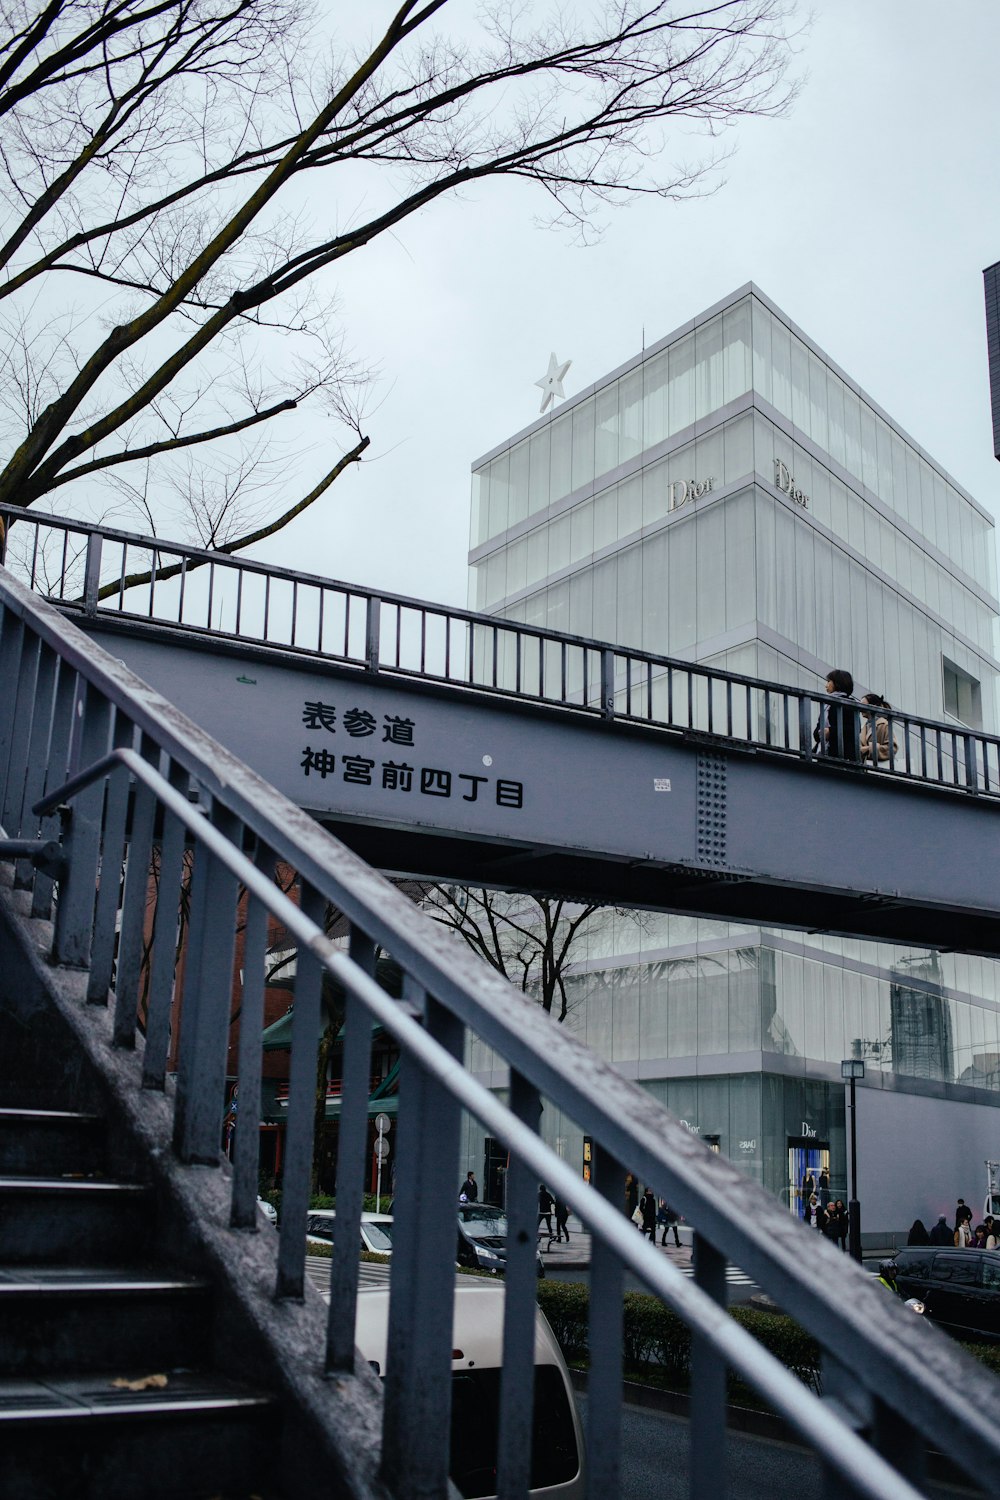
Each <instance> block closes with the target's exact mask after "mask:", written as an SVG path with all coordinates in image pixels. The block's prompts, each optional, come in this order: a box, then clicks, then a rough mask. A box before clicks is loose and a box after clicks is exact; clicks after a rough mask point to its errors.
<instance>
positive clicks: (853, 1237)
mask: <svg viewBox="0 0 1000 1500" xmlns="http://www.w3.org/2000/svg"><path fill="white" fill-rule="evenodd" d="M850 1084H851V1103H850V1106H849V1107H850V1111H851V1200H850V1202H849V1203H848V1205H847V1223H848V1248H849V1250H850V1254H851V1258H852V1259H853V1260H856V1261H857V1262H858V1264H859V1265H860V1264H861V1204H860V1203H859V1202H858V1126H857V1096H856V1093H855V1088H856V1084H855V1081H854V1079H853V1078H852V1079H851V1080H850Z"/></svg>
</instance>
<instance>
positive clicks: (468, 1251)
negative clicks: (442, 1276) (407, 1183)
mask: <svg viewBox="0 0 1000 1500" xmlns="http://www.w3.org/2000/svg"><path fill="white" fill-rule="evenodd" d="M536 1254H537V1252H536ZM455 1258H456V1260H457V1261H458V1263H459V1265H460V1266H471V1267H472V1268H473V1269H474V1270H477V1271H492V1272H493V1274H494V1275H495V1276H502V1275H503V1274H504V1272H505V1271H506V1269H507V1216H506V1215H505V1214H504V1212H503V1210H502V1209H500V1208H493V1207H492V1206H491V1205H490V1204H489V1203H460V1204H459V1205H458V1250H457V1252H456V1256H455ZM537 1260H538V1264H537V1270H538V1274H539V1276H544V1275H545V1266H544V1265H543V1263H542V1257H541V1256H540V1255H538V1257H537Z"/></svg>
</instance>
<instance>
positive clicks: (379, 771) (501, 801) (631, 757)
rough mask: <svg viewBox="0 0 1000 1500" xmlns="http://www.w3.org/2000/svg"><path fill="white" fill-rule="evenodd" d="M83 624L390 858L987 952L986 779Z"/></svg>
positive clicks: (616, 897)
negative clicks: (965, 787) (832, 757)
mask: <svg viewBox="0 0 1000 1500" xmlns="http://www.w3.org/2000/svg"><path fill="white" fill-rule="evenodd" d="M81 623H84V622H82V621H81ZM89 628H90V631H91V632H92V633H93V635H94V636H95V638H96V639H97V640H98V641H99V642H100V643H101V644H102V645H103V646H104V647H105V649H107V650H108V651H109V652H110V653H111V654H112V655H113V656H117V657H119V658H122V659H124V660H125V662H126V664H127V665H128V666H130V667H131V668H132V669H133V671H135V672H137V673H138V674H139V675H140V676H141V677H143V678H145V680H146V681H147V682H149V683H150V684H151V685H152V686H153V687H155V688H157V689H158V690H159V691H160V692H161V693H162V694H163V695H164V697H165V698H166V699H167V700H168V702H169V703H171V704H175V705H177V707H178V708H180V709H182V710H183V711H184V712H185V713H186V714H188V715H189V716H190V717H191V718H192V719H194V720H195V721H196V722H197V723H199V724H201V725H202V726H203V727H204V728H205V729H207V730H208V732H209V733H210V734H212V735H214V736H215V738H217V739H218V740H220V741H221V742H222V743H223V744H226V745H228V746H229V747H230V748H232V749H233V750H234V751H235V752H236V753H237V754H238V755H239V756H241V757H242V758H243V759H244V760H245V761H246V762H247V763H248V764H250V765H251V766H252V767H253V768H254V770H256V771H257V772H258V773H259V774H260V775H262V776H263V777H265V778H266V779H267V780H268V781H270V782H271V783H272V784H273V785H275V786H277V787H278V788H279V789H280V790H281V791H282V792H284V793H285V794H286V796H288V797H290V798H291V799H292V800H293V801H295V802H297V803H298V805H299V806H300V807H303V808H304V809H306V810H307V811H308V812H310V813H311V814H312V815H313V816H314V817H316V818H317V819H318V820H319V821H320V822H322V823H323V824H325V825H326V826H327V827H329V828H330V829H331V830H332V831H333V832H335V833H336V834H337V836H338V837H340V838H341V839H343V840H344V842H345V843H347V844H348V845H350V846H351V847H352V848H353V849H355V850H357V852H358V853H359V854H361V855H362V856H363V857H364V858H365V859H366V860H368V861H369V863H371V864H373V865H375V866H376V867H378V868H379V869H382V870H385V871H387V872H389V873H393V874H400V875H406V876H412V877H418V878H424V879H434V880H444V881H454V882H457V883H466V884H479V885H485V886H493V887H502V888H508V889H524V890H530V891H544V892H549V893H553V894H559V895H563V896H566V897H570V898H573V899H578V900H581V901H597V902H602V903H612V904H617V905H623V906H636V907H646V908H651V909H662V910H668V911H680V912H689V913H692V914H697V915H700V916H705V917H714V918H719V919H723V920H731V921H737V922H747V923H751V924H755V925H758V924H759V925H766V926H787V927H794V928H804V929H806V930H817V931H825V932H834V933H842V934H846V935H849V936H855V937H867V938H878V939H881V940H884V941H888V942H901V943H914V944H917V945H919V946H921V947H931V948H945V949H958V950H960V951H964V952H972V953H982V954H985V955H989V956H993V957H996V956H1000V862H998V859H997V855H996V851H997V848H998V834H1000V803H998V802H997V801H995V800H993V799H986V798H980V797H975V796H969V795H967V794H963V793H961V792H956V791H949V790H947V789H945V788H942V787H930V786H928V785H926V784H922V783H920V782H917V781H915V780H911V779H908V778H906V777H903V776H895V775H886V774H885V773H884V772H882V771H880V770H872V769H861V768H854V767H844V766H839V765H836V764H829V763H817V762H815V761H813V760H811V759H805V760H803V759H800V758H799V757H798V756H796V755H789V754H783V753H776V752H772V751H767V750H761V749H759V748H753V747H749V746H747V745H745V744H738V743H735V744H734V743H733V742H732V741H728V740H726V739H724V738H721V737H710V736H706V735H704V734H699V735H695V734H687V735H685V734H684V733H681V732H677V731H664V730H662V729H651V728H648V727H641V726H637V725H635V724H631V723H625V722H622V721H621V720H613V721H610V722H604V721H602V720H601V719H600V718H598V717H597V716H585V715H583V714H580V713H579V712H567V711H566V710H563V709H550V708H545V707H541V706H538V705H533V704H526V703H524V702H523V701H519V700H516V699H505V698H502V697H497V696H490V695H487V694H483V693H475V692H470V691H468V690H465V691H463V690H460V689H456V688H453V687H447V686H441V685H438V684H435V683H432V682H428V681H427V680H414V679H412V678H408V677H403V676H392V675H390V674H388V673H385V672H379V673H377V674H376V673H368V672H363V671H358V670H354V669H350V668H345V667H338V666H336V665H333V664H331V663H329V662H328V661H326V660H323V659H318V658H317V659H313V660H306V661H303V660H302V659H301V658H295V657H292V656H289V655H286V654H283V653H281V652H277V651H273V650H271V651H268V650H260V649H258V650H254V649H252V648H249V647H247V645H246V644H245V643H235V642H232V643H228V644H227V643H224V642H219V641H214V640H213V641H211V642H210V641H207V640H192V639H191V637H190V636H189V635H188V636H185V635H184V634H183V633H181V632H178V631H171V630H166V629H163V628H161V627H154V628H151V629H149V630H147V631H146V632H144V633H140V632H139V631H137V629H136V625H135V622H124V621H123V622H122V624H121V625H120V626H118V627H115V626H111V625H109V624H108V622H106V621H104V620H101V621H100V622H98V624H97V626H96V627H89Z"/></svg>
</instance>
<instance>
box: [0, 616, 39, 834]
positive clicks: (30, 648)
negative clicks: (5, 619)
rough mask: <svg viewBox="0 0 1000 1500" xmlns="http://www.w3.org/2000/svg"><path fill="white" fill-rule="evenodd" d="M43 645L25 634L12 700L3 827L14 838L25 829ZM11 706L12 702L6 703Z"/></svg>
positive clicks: (0, 808)
mask: <svg viewBox="0 0 1000 1500" xmlns="http://www.w3.org/2000/svg"><path fill="white" fill-rule="evenodd" d="M40 649H41V642H40V641H39V639H38V637H37V636H36V635H31V634H27V633H26V634H25V637H24V641H23V644H22V647H21V655H20V662H19V665H18V673H17V687H16V690H15V693H14V697H13V704H14V710H13V714H12V715H11V722H10V726H9V738H8V741H7V769H6V775H5V777H4V780H5V783H6V790H5V793H4V795H3V797H2V798H0V824H2V825H3V827H4V828H5V829H6V831H7V833H8V835H9V836H10V837H11V838H18V837H19V836H20V833H21V828H22V815H23V811H24V789H25V781H26V778H27V771H28V744H29V742H30V740H31V717H32V711H33V708H34V703H35V684H36V682H37V680H38V656H39V651H40ZM7 702H8V704H9V703H10V702H11V700H10V699H8V700H7Z"/></svg>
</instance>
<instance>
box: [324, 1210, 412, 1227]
mask: <svg viewBox="0 0 1000 1500" xmlns="http://www.w3.org/2000/svg"><path fill="white" fill-rule="evenodd" d="M309 1217H310V1219H335V1218H336V1217H337V1210H336V1209H335V1208H311V1209H309ZM361 1222H362V1224H391V1223H392V1214H369V1213H363V1214H362V1215H361Z"/></svg>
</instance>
